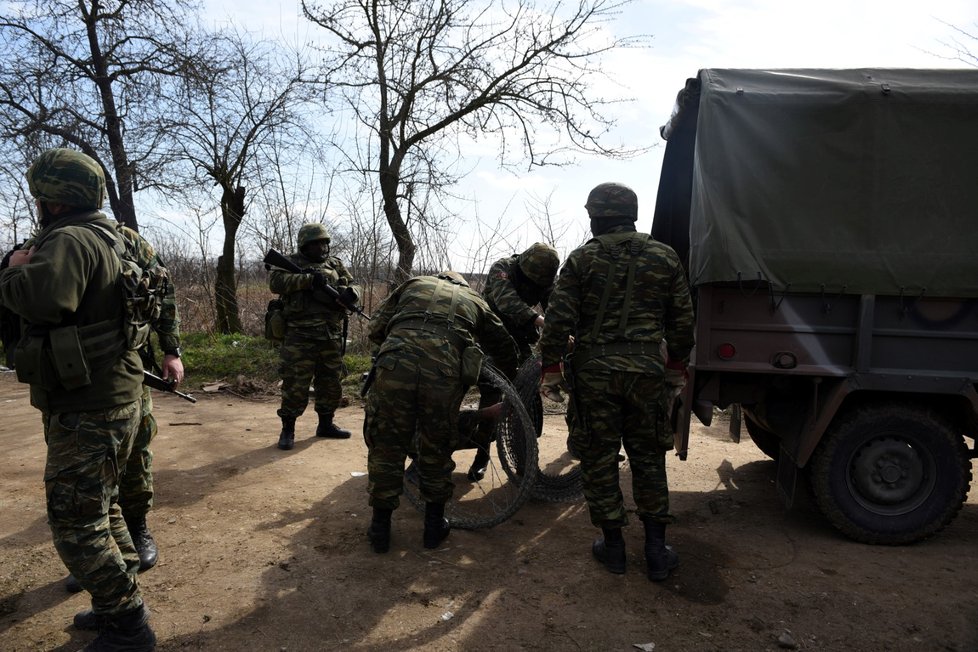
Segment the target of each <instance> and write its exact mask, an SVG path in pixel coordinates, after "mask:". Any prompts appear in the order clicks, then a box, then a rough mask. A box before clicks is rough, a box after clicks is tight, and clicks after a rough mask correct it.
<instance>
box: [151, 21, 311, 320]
mask: <svg viewBox="0 0 978 652" xmlns="http://www.w3.org/2000/svg"><path fill="white" fill-rule="evenodd" d="M210 47H211V50H210V52H209V55H208V57H207V59H208V61H207V63H206V64H205V65H201V66H200V67H199V68H198V69H197V70H196V71H195V73H194V74H193V75H188V76H187V77H186V78H184V83H183V86H182V88H181V89H180V90H179V92H178V93H177V94H176V95H175V97H174V105H173V107H172V115H171V118H170V122H169V124H168V125H167V130H168V131H169V132H170V133H171V134H172V135H173V136H174V137H175V140H176V143H177V145H176V146H177V148H178V151H179V155H180V158H181V159H182V160H184V161H186V162H187V163H188V165H189V170H188V175H189V181H190V182H191V183H196V184H203V183H208V182H209V183H210V184H211V185H215V186H217V187H218V188H219V189H220V193H221V194H220V212H221V221H222V224H223V227H224V237H223V245H222V248H221V253H220V255H219V257H218V259H217V270H216V275H215V279H214V300H215V307H216V319H217V323H216V324H215V328H216V330H217V331H218V332H221V333H235V332H240V331H241V329H242V324H241V319H240V316H239V312H238V304H237V281H236V277H235V262H236V261H235V252H236V247H237V238H238V231H239V229H240V227H241V225H242V222H243V220H244V216H245V214H246V213H247V210H248V206H249V203H250V199H249V198H248V197H247V190H248V186H249V184H261V183H264V182H266V181H269V180H270V179H271V177H268V178H263V177H262V174H261V169H262V167H263V166H266V165H267V167H269V168H270V169H272V168H277V167H279V166H282V165H287V164H288V163H289V162H283V161H281V160H279V159H276V158H275V157H281V156H282V154H283V152H288V151H292V150H291V149H290V148H293V149H299V148H301V144H302V138H301V135H302V134H303V133H305V132H304V131H303V129H302V125H303V118H302V107H303V104H304V102H305V101H306V100H307V99H308V98H307V95H306V93H307V91H308V90H309V87H308V86H306V85H305V84H304V82H303V80H302V75H303V73H304V69H303V63H302V61H301V58H300V57H298V56H294V57H293V56H292V55H289V54H286V53H285V52H284V51H282V50H279V49H277V48H275V47H274V46H272V45H271V44H269V43H263V42H252V41H250V40H249V39H247V38H246V37H244V36H241V35H238V34H225V35H221V36H218V37H215V38H214V39H212V40H211V43H210Z"/></svg>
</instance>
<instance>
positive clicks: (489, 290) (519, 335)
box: [482, 254, 553, 344]
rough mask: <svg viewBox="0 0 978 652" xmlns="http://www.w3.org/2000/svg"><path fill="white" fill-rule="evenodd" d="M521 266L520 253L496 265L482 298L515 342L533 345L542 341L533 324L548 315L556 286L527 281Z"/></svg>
mask: <svg viewBox="0 0 978 652" xmlns="http://www.w3.org/2000/svg"><path fill="white" fill-rule="evenodd" d="M518 263H519V255H518V254H517V255H513V256H509V257H508V258H502V259H500V260H497V261H496V262H495V263H493V264H492V267H490V268H489V276H488V277H487V278H486V285H485V288H483V290H482V296H483V297H484V298H485V300H486V303H488V304H489V307H490V308H492V311H493V312H495V313H496V314H497V315H499V317H500V319H502V322H503V325H505V326H506V330H508V331H509V333H510V335H512V336H513V338H514V339H517V340H521V341H525V342H527V343H529V344H532V343H534V342H536V341H537V339H538V338H539V335H538V334H537V330H536V327H535V326H534V324H533V322H534V320H535V319H536V318H537V315H540V314H542V313H543V312H546V310H547V303H548V301H549V300H550V294H551V293H552V292H553V286H549V287H540V286H539V285H537V284H536V283H534V282H533V281H531V280H530V279H528V278H526V276H525V275H524V274H523V273H522V272H521V271H520V268H519V264H518ZM538 305H539V306H540V311H539V312H537V310H535V308H536V306H538Z"/></svg>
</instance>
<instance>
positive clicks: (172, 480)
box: [0, 437, 325, 546]
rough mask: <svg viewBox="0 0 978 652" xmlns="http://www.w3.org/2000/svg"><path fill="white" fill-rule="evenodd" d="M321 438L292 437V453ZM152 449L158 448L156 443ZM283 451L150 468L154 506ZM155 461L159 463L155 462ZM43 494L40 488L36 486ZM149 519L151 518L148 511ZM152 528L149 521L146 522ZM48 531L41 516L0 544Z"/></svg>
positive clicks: (186, 499) (192, 495)
mask: <svg viewBox="0 0 978 652" xmlns="http://www.w3.org/2000/svg"><path fill="white" fill-rule="evenodd" d="M324 441H325V440H323V439H316V438H315V437H311V438H307V439H301V440H296V442H295V448H294V449H293V450H292V451H291V452H292V453H301V452H302V451H304V450H306V449H307V448H311V447H313V446H315V445H317V444H319V445H323V442H324ZM153 448H154V449H159V448H160V447H159V445H158V444H156V445H154V447H153ZM282 455H283V452H282V451H280V450H279V449H278V447H277V446H276V442H274V441H273V442H271V443H270V444H268V445H263V446H262V447H260V448H254V449H251V450H248V451H245V452H243V453H239V454H238V455H235V456H233V457H228V458H219V459H216V460H214V461H211V462H207V463H204V464H202V465H200V466H197V467H195V468H191V469H168V468H162V469H161V468H159V466H157V468H155V469H154V470H153V482H154V484H155V485H156V486H157V487H160V488H163V489H162V490H161V491H160V490H158V491H157V497H156V505H155V506H156V507H157V508H159V507H173V508H180V507H187V506H189V505H192V504H194V503H196V502H198V501H199V500H201V499H203V498H204V497H206V495H207V494H206V493H204V492H199V491H190V490H189V489H191V488H193V487H194V486H195V485H208V486H211V485H215V484H216V483H219V482H222V481H223V480H226V479H228V478H231V477H234V476H237V475H239V474H242V473H246V472H247V471H250V470H253V469H256V468H258V467H261V466H264V465H266V464H274V463H276V462H278V461H280V460H281V459H282ZM157 464H159V463H157ZM177 487H179V488H182V489H183V491H174V490H173V489H174V488H177ZM39 491H40V492H41V494H42V495H43V487H41V489H39ZM149 520H150V521H152V520H153V515H152V512H151V513H150V517H149ZM150 526H151V527H152V523H150ZM50 540H51V530H50V528H49V527H48V524H47V517H46V516H41V517H38V518H36V519H35V520H34V521H32V522H30V523H29V524H28V525H27V526H25V527H24V528H23V529H21V530H20V531H18V532H14V533H12V534H9V535H7V536H5V537H3V538H0V546H4V545H9V544H10V543H11V542H16V544H17V545H18V546H32V545H36V544H38V543H43V542H45V541H48V542H50Z"/></svg>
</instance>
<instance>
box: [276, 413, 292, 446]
mask: <svg viewBox="0 0 978 652" xmlns="http://www.w3.org/2000/svg"><path fill="white" fill-rule="evenodd" d="M293 446H295V417H282V432H281V434H279V436H278V447H279V448H281V449H282V450H284V451H290V450H292V447H293Z"/></svg>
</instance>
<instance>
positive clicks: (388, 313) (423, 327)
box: [368, 276, 516, 376]
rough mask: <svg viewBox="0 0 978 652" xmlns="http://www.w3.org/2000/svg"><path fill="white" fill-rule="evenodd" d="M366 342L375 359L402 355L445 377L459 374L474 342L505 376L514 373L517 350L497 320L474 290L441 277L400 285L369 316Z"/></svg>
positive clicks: (415, 279)
mask: <svg viewBox="0 0 978 652" xmlns="http://www.w3.org/2000/svg"><path fill="white" fill-rule="evenodd" d="M453 294H454V295H455V314H454V319H452V314H451V305H452V297H453ZM368 337H369V339H370V342H371V343H372V344H373V345H374V353H375V357H377V358H380V357H381V356H383V355H386V354H388V353H393V354H396V353H397V352H399V351H402V350H403V351H405V352H410V354H411V355H417V356H419V358H418V360H417V362H416V363H417V364H431V365H434V366H436V367H439V368H441V369H443V371H444V373H445V374H446V376H453V375H454V376H457V375H458V372H459V368H460V365H461V358H460V356H461V353H462V349H464V348H465V346H466V345H468V344H470V343H472V342H478V344H479V345H480V346H481V347H482V349H483V351H485V353H486V354H488V355H490V356H492V358H493V362H494V364H495V365H496V366H497V367H499V369H500V370H502V371H503V373H506V374H509V375H510V376H512V374H513V373H515V371H516V345H515V344H514V343H513V339H512V338H511V337H510V336H509V333H508V332H506V328H505V327H504V326H503V323H502V322H501V321H500V320H499V317H497V316H496V314H495V313H493V311H492V310H491V309H490V308H489V306H488V304H486V302H485V300H484V299H483V298H482V297H480V296H479V295H478V293H476V291H475V290H473V289H472V288H470V287H468V286H466V285H461V284H457V283H453V282H452V281H449V280H446V279H443V278H436V277H434V276H416V277H414V278H411V279H408V280H407V281H405V282H404V283H402V284H401V285H400V287H398V288H397V289H396V290H394V292H393V293H392V294H391V295H390V296H389V297H387V298H386V299H385V300H384V302H383V303H382V304H381V306H380V308H379V309H378V310H377V312H375V313H374V314H373V317H372V319H371V321H370V328H369V332H368Z"/></svg>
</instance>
